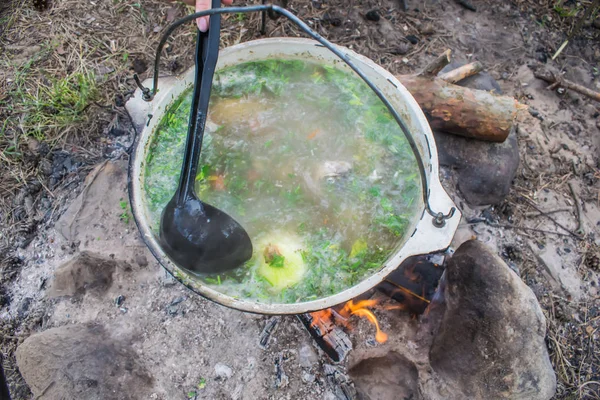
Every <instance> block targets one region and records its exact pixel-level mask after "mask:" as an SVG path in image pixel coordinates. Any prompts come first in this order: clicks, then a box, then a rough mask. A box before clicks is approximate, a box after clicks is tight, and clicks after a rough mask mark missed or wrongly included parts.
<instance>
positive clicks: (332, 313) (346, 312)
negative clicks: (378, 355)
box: [310, 299, 402, 343]
mask: <svg viewBox="0 0 600 400" xmlns="http://www.w3.org/2000/svg"><path fill="white" fill-rule="evenodd" d="M377 305H378V301H377V300H374V299H371V300H360V301H358V302H356V303H354V301H353V300H350V301H349V302H347V303H346V304H344V307H343V308H342V309H341V310H339V311H336V310H335V309H332V308H328V309H326V310H321V311H315V312H312V313H310V315H311V317H312V321H311V323H310V327H311V328H315V327H317V328H323V327H327V326H329V325H330V324H334V323H335V322H339V323H340V324H341V325H343V326H345V327H346V328H349V326H348V325H349V319H350V317H351V316H352V315H356V316H358V317H361V318H366V319H367V320H368V321H369V322H370V323H371V324H373V325H374V326H375V329H376V330H377V332H376V334H375V340H377V341H378V342H379V343H385V342H386V341H387V340H388V335H387V334H386V333H385V332H383V331H382V330H381V328H380V326H379V321H377V317H375V314H373V312H372V311H370V310H368V309H367V307H375V306H377ZM384 308H385V307H384ZM397 308H398V309H401V308H402V305H399V306H398V307H397ZM390 309H395V308H394V307H392V308H390ZM334 320H335V321H334Z"/></svg>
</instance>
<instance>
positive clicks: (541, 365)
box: [430, 240, 556, 400]
mask: <svg viewBox="0 0 600 400" xmlns="http://www.w3.org/2000/svg"><path fill="white" fill-rule="evenodd" d="M445 307H446V309H445V311H444V313H443V317H442V321H441V324H440V326H439V329H438V331H437V333H436V334H435V335H434V339H433V344H432V347H431V350H430V362H431V367H432V368H433V370H434V371H435V373H436V374H437V375H438V376H439V377H440V379H441V380H442V381H443V382H444V383H445V384H446V385H447V387H448V388H452V390H451V392H455V393H460V395H458V396H447V397H446V398H447V399H455V398H456V399H464V398H469V399H515V400H521V399H522V400H525V399H527V400H537V399H539V400H546V399H550V398H551V397H552V396H553V395H554V392H555V390H556V376H555V374H554V371H553V369H552V365H551V364H550V359H549V357H548V351H547V349H546V345H545V342H544V337H545V334H546V320H545V318H544V314H543V313H542V310H541V308H540V306H539V304H538V302H537V299H536V298H535V295H534V294H533V292H532V291H531V289H530V288H529V287H528V286H527V285H526V284H525V283H523V281H522V280H521V279H520V278H519V277H518V276H517V275H516V274H515V273H514V272H513V271H512V270H510V268H508V266H507V265H506V264H505V263H504V261H502V259H501V258H500V257H498V256H497V255H496V254H495V253H494V252H492V251H491V250H490V249H488V248H487V247H486V246H484V245H483V244H482V243H481V242H478V241H474V240H473V241H468V242H466V243H464V244H463V245H462V246H460V247H459V249H458V250H457V251H456V253H455V254H454V256H453V257H452V259H451V260H450V262H449V263H448V266H447V268H446V291H445Z"/></svg>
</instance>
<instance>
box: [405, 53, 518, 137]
mask: <svg viewBox="0 0 600 400" xmlns="http://www.w3.org/2000/svg"><path fill="white" fill-rule="evenodd" d="M450 54H451V51H450V50H446V51H445V52H444V53H442V54H441V55H439V56H438V57H436V58H435V59H434V60H433V61H432V62H431V63H430V64H429V65H427V66H426V67H425V68H424V69H423V70H422V71H421V72H420V73H418V74H417V75H399V76H396V78H398V80H399V81H400V82H401V83H402V84H403V85H404V86H405V87H406V89H408V91H409V92H410V93H411V94H412V96H413V97H414V98H415V100H416V101H417V103H419V106H420V107H421V109H422V110H423V112H424V113H425V116H426V117H427V119H428V121H429V125H431V127H432V128H434V129H439V130H441V131H444V132H448V133H453V134H455V135H459V136H466V137H470V138H474V139H479V140H487V141H490V142H503V141H505V140H506V138H507V137H508V134H509V133H510V131H511V130H512V127H513V124H514V121H515V119H516V117H517V113H518V111H519V110H522V109H527V106H526V105H524V104H520V103H519V102H518V101H517V100H515V99H514V98H512V97H509V96H498V95H494V94H492V93H489V92H486V91H484V90H476V89H469V88H465V87H462V86H457V85H454V84H453V83H455V82H459V81H461V80H463V79H465V78H467V77H469V76H472V75H475V74H477V73H479V72H480V71H481V70H483V66H482V65H481V63H479V62H477V61H476V62H473V63H470V64H467V65H464V66H462V67H459V68H457V69H454V70H452V71H449V72H447V73H445V74H441V75H439V76H438V73H439V72H440V71H441V70H442V69H443V68H444V67H445V66H446V65H448V64H449V63H450Z"/></svg>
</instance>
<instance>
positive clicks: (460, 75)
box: [438, 61, 483, 83]
mask: <svg viewBox="0 0 600 400" xmlns="http://www.w3.org/2000/svg"><path fill="white" fill-rule="evenodd" d="M481 71H483V64H481V63H480V62H479V61H475V62H472V63H469V64H465V65H463V66H462V67H458V68H455V69H453V70H452V71H448V72H445V73H443V74H440V75H439V76H438V78H440V79H443V80H445V81H446V82H448V83H456V82H460V81H462V80H463V79H466V78H468V77H470V76H473V75H476V74H478V73H479V72H481Z"/></svg>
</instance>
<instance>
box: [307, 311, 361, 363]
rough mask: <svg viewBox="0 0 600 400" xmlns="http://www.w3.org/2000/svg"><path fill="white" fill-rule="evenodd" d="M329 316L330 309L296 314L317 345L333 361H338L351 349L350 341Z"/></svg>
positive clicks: (330, 315)
mask: <svg viewBox="0 0 600 400" xmlns="http://www.w3.org/2000/svg"><path fill="white" fill-rule="evenodd" d="M331 317H332V313H331V309H327V310H323V311H317V312H314V313H308V314H300V315H298V319H299V320H300V322H302V323H303V324H304V326H305V327H306V329H307V330H308V331H309V332H310V335H311V336H312V337H313V339H314V340H315V342H317V345H319V347H320V348H321V349H322V350H323V351H324V352H325V353H326V354H327V355H328V356H329V357H330V358H331V359H332V360H333V361H335V362H340V361H342V360H343V359H344V358H346V355H347V354H348V353H349V352H350V350H352V342H351V341H350V338H348V335H347V334H346V332H344V331H343V330H342V329H341V328H340V327H339V326H337V325H336V324H335V323H334V321H333V318H331Z"/></svg>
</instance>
